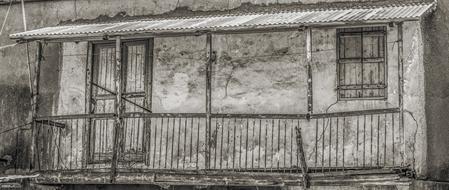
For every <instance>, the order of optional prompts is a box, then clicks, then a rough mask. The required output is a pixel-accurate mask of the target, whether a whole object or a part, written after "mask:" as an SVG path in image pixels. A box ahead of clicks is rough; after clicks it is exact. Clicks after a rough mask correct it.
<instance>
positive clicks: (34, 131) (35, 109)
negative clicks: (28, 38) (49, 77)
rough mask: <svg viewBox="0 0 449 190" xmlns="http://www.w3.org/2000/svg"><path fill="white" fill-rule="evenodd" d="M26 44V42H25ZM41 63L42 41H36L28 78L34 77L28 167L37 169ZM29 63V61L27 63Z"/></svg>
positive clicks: (38, 160)
mask: <svg viewBox="0 0 449 190" xmlns="http://www.w3.org/2000/svg"><path fill="white" fill-rule="evenodd" d="M27 45H28V44H27ZM41 63H42V42H40V41H37V49H36V63H35V65H34V71H33V74H31V72H32V70H31V66H30V71H29V72H30V78H31V77H34V80H33V82H32V86H31V89H30V90H31V93H32V94H31V117H32V127H31V134H32V138H31V150H30V152H31V162H30V169H35V167H36V166H37V169H38V170H40V158H39V153H38V152H37V151H39V147H38V144H37V138H38V135H39V133H38V129H37V123H36V118H37V114H38V111H39V81H40V70H41ZM29 64H30V63H29Z"/></svg>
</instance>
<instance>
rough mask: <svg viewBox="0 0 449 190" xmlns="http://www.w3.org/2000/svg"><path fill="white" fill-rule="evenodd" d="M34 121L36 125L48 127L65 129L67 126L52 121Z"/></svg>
mask: <svg viewBox="0 0 449 190" xmlns="http://www.w3.org/2000/svg"><path fill="white" fill-rule="evenodd" d="M35 121H36V123H38V124H42V125H47V126H50V127H58V128H66V127H67V125H66V124H64V123H59V122H56V121H52V120H38V119H37V120H35Z"/></svg>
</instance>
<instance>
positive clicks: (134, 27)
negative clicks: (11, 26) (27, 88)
mask: <svg viewBox="0 0 449 190" xmlns="http://www.w3.org/2000/svg"><path fill="white" fill-rule="evenodd" d="M434 6H435V4H434V3H427V4H401V5H394V6H393V5H391V6H377V7H357V8H340V9H324V10H321V9H320V10H302V11H301V10H298V11H290V12H276V13H252V14H236V15H215V16H204V17H191V18H187V17H186V18H167V19H155V20H138V21H127V22H117V23H101V24H82V25H65V26H55V27H47V28H41V29H37V30H31V31H27V32H21V33H16V34H12V35H10V38H12V39H22V40H26V39H29V40H30V39H31V40H32V39H64V38H88V37H103V36H105V35H108V36H115V35H138V34H149V35H151V34H154V35H156V34H175V33H192V32H201V31H210V32H226V31H242V30H258V29H261V30H263V29H273V28H295V27H300V26H315V25H344V24H348V23H356V24H364V23H387V22H395V21H409V20H418V19H420V18H421V17H422V16H423V15H425V14H426V13H428V12H429V11H431V10H433V7H434Z"/></svg>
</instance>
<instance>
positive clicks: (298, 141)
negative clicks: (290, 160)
mask: <svg viewBox="0 0 449 190" xmlns="http://www.w3.org/2000/svg"><path fill="white" fill-rule="evenodd" d="M295 130H296V147H297V154H298V158H299V164H300V167H301V171H302V181H303V183H302V184H303V186H304V189H309V188H310V177H309V169H308V168H307V162H306V156H305V153H304V147H303V142H302V135H301V128H299V126H296V128H295Z"/></svg>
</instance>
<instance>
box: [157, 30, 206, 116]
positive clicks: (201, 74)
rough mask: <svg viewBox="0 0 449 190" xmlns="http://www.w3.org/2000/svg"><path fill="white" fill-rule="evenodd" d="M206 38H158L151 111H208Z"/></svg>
mask: <svg viewBox="0 0 449 190" xmlns="http://www.w3.org/2000/svg"><path fill="white" fill-rule="evenodd" d="M206 53H207V51H206V37H205V36H200V37H176V38H155V40H154V59H153V60H154V63H153V73H154V74H153V88H152V89H153V98H152V104H153V105H152V111H153V112H156V113H203V112H205V111H206V99H205V97H206V90H205V86H206V63H207V59H206Z"/></svg>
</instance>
